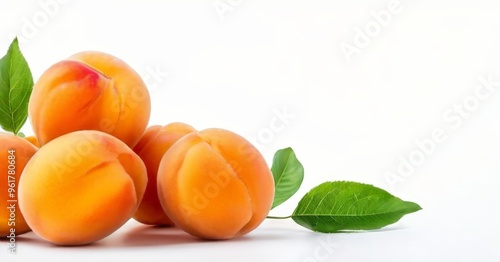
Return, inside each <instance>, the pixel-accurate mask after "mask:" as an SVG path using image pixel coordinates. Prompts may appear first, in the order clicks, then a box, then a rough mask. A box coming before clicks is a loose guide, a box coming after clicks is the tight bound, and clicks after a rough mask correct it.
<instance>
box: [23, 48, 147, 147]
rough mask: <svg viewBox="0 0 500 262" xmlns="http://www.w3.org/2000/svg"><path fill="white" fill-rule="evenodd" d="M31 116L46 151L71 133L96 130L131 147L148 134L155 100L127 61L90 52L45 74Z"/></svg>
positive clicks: (34, 95)
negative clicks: (46, 147) (147, 128)
mask: <svg viewBox="0 0 500 262" xmlns="http://www.w3.org/2000/svg"><path fill="white" fill-rule="evenodd" d="M28 111H29V115H30V119H31V124H32V127H33V131H34V133H35V135H36V137H37V138H38V141H39V142H40V145H42V146H43V145H45V144H46V143H48V142H49V141H51V140H52V139H55V138H57V137H59V136H61V135H64V134H67V133H70V132H74V131H78V130H98V131H103V132H105V133H108V134H111V135H113V136H115V137H117V138H118V139H120V140H122V141H123V142H125V144H127V145H128V146H129V147H133V146H135V145H136V144H137V142H138V141H139V139H140V138H141V136H142V134H143V133H144V131H145V130H146V127H147V124H148V122H149V117H150V113H151V112H150V111H151V101H150V96H149V92H148V90H147V88H146V84H145V83H144V81H143V80H142V79H141V77H140V76H139V74H137V73H136V72H135V71H134V69H132V68H131V67H130V66H129V65H127V64H126V63H125V62H124V61H122V60H120V59H118V58H117V57H114V56H112V55H109V54H106V53H102V52H96V51H86V52H81V53H78V54H75V55H73V56H71V57H70V58H68V59H67V60H63V61H60V62H58V63H56V64H54V65H53V66H51V67H50V68H48V69H47V70H46V71H45V72H44V73H43V74H42V75H41V77H40V78H39V79H38V81H37V82H36V83H35V86H34V87H33V92H32V94H31V97H30V102H29V108H28Z"/></svg>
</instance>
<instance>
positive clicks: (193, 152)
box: [157, 129, 274, 239]
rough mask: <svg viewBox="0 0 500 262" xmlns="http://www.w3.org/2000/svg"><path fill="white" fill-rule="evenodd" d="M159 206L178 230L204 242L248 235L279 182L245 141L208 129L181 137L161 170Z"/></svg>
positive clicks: (264, 215)
mask: <svg viewBox="0 0 500 262" xmlns="http://www.w3.org/2000/svg"><path fill="white" fill-rule="evenodd" d="M157 179H158V195H159V198H160V203H161V205H162V207H163V209H164V210H165V212H166V213H167V215H168V216H169V217H170V218H171V219H172V221H173V222H174V223H175V224H176V226H178V227H180V228H181V229H183V230H184V231H186V232H188V233H189V234H191V235H193V236H197V237H200V238H205V239H231V238H236V237H240V236H243V235H245V234H247V233H249V232H250V231H252V230H253V229H255V228H256V227H257V226H259V225H260V224H261V223H262V221H263V220H264V219H265V218H266V216H267V214H268V213H269V210H270V209H271V205H272V202H273V199H274V180H273V176H272V174H271V171H270V169H269V167H268V165H267V164H266V162H265V160H264V158H263V157H262V155H261V154H260V152H259V151H258V150H257V149H256V148H255V147H254V146H253V145H252V144H250V143H249V142H248V141H247V140H246V139H244V138H243V137H241V136H239V135H237V134H235V133H233V132H231V131H227V130H224V129H206V130H203V131H199V132H194V133H191V134H188V135H186V136H184V137H183V138H181V139H179V140H178V141H177V142H176V143H175V144H174V145H172V147H170V149H169V150H168V151H167V152H166V153H165V155H164V156H163V158H162V160H161V163H160V166H159V169H158V178H157Z"/></svg>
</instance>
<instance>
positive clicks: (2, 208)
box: [0, 133, 37, 238]
mask: <svg viewBox="0 0 500 262" xmlns="http://www.w3.org/2000/svg"><path fill="white" fill-rule="evenodd" d="M36 151H37V148H36V147H35V146H33V145H32V144H30V143H29V142H28V141H26V140H24V139H22V138H20V137H18V136H14V135H11V134H5V133H0V173H1V174H2V176H1V177H0V203H1V204H0V237H2V238H3V237H5V236H8V235H10V234H11V233H12V234H13V236H17V235H20V234H23V233H26V232H29V231H30V228H29V226H28V224H27V223H26V220H25V219H24V216H23V213H22V212H21V210H20V209H19V202H18V189H19V179H20V178H21V174H22V172H23V170H24V168H25V166H26V164H27V163H28V161H29V160H30V159H31V157H32V156H33V155H34V154H35V153H36Z"/></svg>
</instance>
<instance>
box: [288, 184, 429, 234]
mask: <svg viewBox="0 0 500 262" xmlns="http://www.w3.org/2000/svg"><path fill="white" fill-rule="evenodd" d="M420 209H422V208H421V207H420V206H419V205H417V204H416V203H413V202H407V201H403V200H401V199H399V198H397V197H395V196H393V195H391V194H389V193H388V192H387V191H385V190H383V189H380V188H377V187H374V186H372V185H367V184H361V183H356V182H346V181H337V182H325V183H323V184H321V185H319V186H317V187H315V188H313V189H312V190H311V191H309V193H307V194H306V195H305V196H304V197H303V198H302V200H301V201H300V202H299V204H298V206H297V208H296V209H295V211H294V212H293V214H292V219H293V220H294V221H295V222H296V223H298V224H299V225H301V226H303V227H306V228H308V229H311V230H313V231H318V232H324V233H333V232H338V231H340V230H371V229H378V228H382V227H384V226H387V225H390V224H393V223H395V222H397V221H398V220H399V219H401V218H402V217H403V216H404V215H406V214H409V213H413V212H416V211H418V210H420Z"/></svg>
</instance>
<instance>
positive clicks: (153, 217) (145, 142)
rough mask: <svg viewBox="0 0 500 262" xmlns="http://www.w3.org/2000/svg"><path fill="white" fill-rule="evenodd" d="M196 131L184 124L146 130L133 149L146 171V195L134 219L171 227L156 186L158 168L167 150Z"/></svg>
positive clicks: (153, 127)
mask: <svg viewBox="0 0 500 262" xmlns="http://www.w3.org/2000/svg"><path fill="white" fill-rule="evenodd" d="M195 131H196V130H195V129H194V128H193V127H191V126H189V125H187V124H184V123H170V124H168V125H166V126H163V127H162V126H152V127H149V128H148V129H146V132H145V133H144V135H143V137H142V138H141V140H140V141H139V143H138V144H137V145H136V146H135V147H134V152H136V153H137V154H138V155H139V157H141V159H142V160H143V161H144V164H145V165H146V169H147V170H148V185H147V187H146V193H145V194H144V198H143V199H142V202H141V204H140V205H139V208H138V209H137V211H136V212H135V214H134V219H135V220H137V221H139V222H141V223H143V224H148V225H163V226H172V225H173V222H172V221H171V220H170V219H169V218H168V216H167V215H166V214H165V212H164V211H163V208H162V207H161V204H160V200H159V199H158V191H157V186H156V177H157V174H158V166H159V165H160V161H161V159H162V157H163V155H164V154H165V152H167V150H168V149H169V148H170V147H171V146H172V144H174V142H176V141H177V140H178V139H180V138H181V137H183V136H185V135H187V134H189V133H191V132H195Z"/></svg>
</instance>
